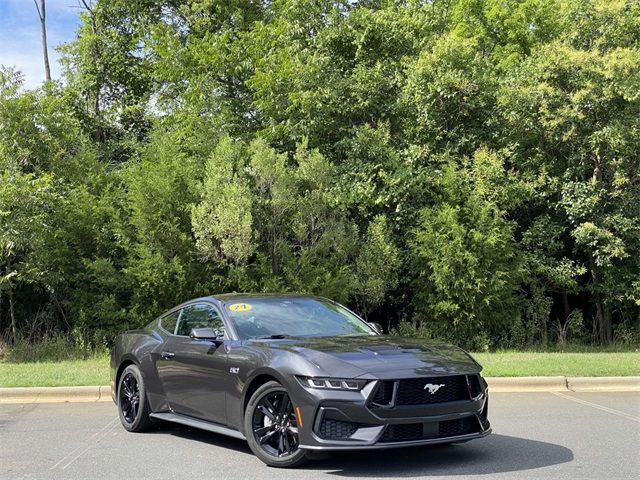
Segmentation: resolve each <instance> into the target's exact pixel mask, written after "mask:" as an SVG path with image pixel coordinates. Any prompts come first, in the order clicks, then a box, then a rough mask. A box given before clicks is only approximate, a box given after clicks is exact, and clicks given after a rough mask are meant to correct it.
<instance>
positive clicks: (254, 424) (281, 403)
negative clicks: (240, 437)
mask: <svg viewBox="0 0 640 480" xmlns="http://www.w3.org/2000/svg"><path fill="white" fill-rule="evenodd" d="M244 431H245V433H246V436H247V442H248V443H249V447H250V448H251V451H252V452H253V453H254V454H255V456H256V457H258V458H259V459H260V460H262V461H263V462H264V463H266V464H267V465H271V466H272V467H283V468H286V467H297V466H299V465H302V464H303V463H304V462H306V460H307V455H306V452H305V451H304V450H301V449H300V448H299V441H298V421H297V418H296V415H295V412H294V407H293V403H292V402H291V398H290V397H289V393H288V392H287V390H286V389H285V388H284V387H283V386H282V385H280V384H279V383H278V382H275V381H272V382H267V383H265V384H264V385H262V386H261V387H260V388H258V390H256V392H255V393H254V394H253V395H252V396H251V399H250V400H249V403H248V405H247V410H246V411H245V417H244Z"/></svg>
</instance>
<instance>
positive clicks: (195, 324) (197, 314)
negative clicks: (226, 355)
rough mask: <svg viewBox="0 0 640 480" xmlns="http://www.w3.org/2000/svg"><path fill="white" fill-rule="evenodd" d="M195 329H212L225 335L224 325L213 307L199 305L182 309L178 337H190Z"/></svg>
mask: <svg viewBox="0 0 640 480" xmlns="http://www.w3.org/2000/svg"><path fill="white" fill-rule="evenodd" d="M193 328H212V329H213V330H216V331H218V332H220V335H224V324H223V323H222V318H220V314H219V313H218V311H217V310H216V309H215V308H214V307H212V306H211V305H207V304H203V303H198V304H196V305H189V306H186V307H184V308H183V309H182V315H180V320H179V321H178V329H177V331H176V335H183V336H189V334H190V333H191V330H192V329H193Z"/></svg>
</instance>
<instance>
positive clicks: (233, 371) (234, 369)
mask: <svg viewBox="0 0 640 480" xmlns="http://www.w3.org/2000/svg"><path fill="white" fill-rule="evenodd" d="M229 372H230V373H240V368H239V367H231V368H230V369H229Z"/></svg>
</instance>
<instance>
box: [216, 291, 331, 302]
mask: <svg viewBox="0 0 640 480" xmlns="http://www.w3.org/2000/svg"><path fill="white" fill-rule="evenodd" d="M211 298H213V299H214V300H218V301H220V302H223V303H227V302H234V301H236V300H249V299H256V300H258V299H262V298H265V299H266V298H269V299H276V300H277V299H283V300H285V299H287V298H320V297H316V296H315V295H303V294H299V293H223V294H219V295H211Z"/></svg>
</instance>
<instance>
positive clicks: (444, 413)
mask: <svg viewBox="0 0 640 480" xmlns="http://www.w3.org/2000/svg"><path fill="white" fill-rule="evenodd" d="M477 378H478V384H479V385H480V386H481V387H480V388H479V389H478V391H476V392H473V393H471V392H470V395H469V397H468V399H462V400H456V401H451V402H443V403H431V404H421V405H395V404H393V403H391V404H390V405H385V406H384V407H381V406H380V405H378V404H376V403H375V402H374V401H373V398H374V396H375V394H376V391H377V389H378V388H380V387H381V385H380V382H382V380H373V381H371V382H369V383H368V384H367V385H366V386H365V387H364V388H363V389H362V390H361V391H358V392H354V391H331V390H322V389H313V388H307V387H304V386H300V385H299V384H298V386H297V388H296V389H295V390H296V391H295V393H294V395H292V397H293V398H294V401H295V402H296V403H297V404H298V405H299V407H300V409H301V412H302V417H303V426H302V428H300V429H299V441H300V448H303V449H308V450H369V449H388V448H399V447H411V446H418V445H430V444H441V443H453V442H466V441H469V440H473V439H476V438H481V437H484V436H486V435H488V434H489V433H491V426H490V423H489V420H488V418H487V414H488V391H487V388H486V383H485V382H484V380H482V378H481V377H480V376H479V375H478V376H477ZM292 393H293V392H292Z"/></svg>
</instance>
